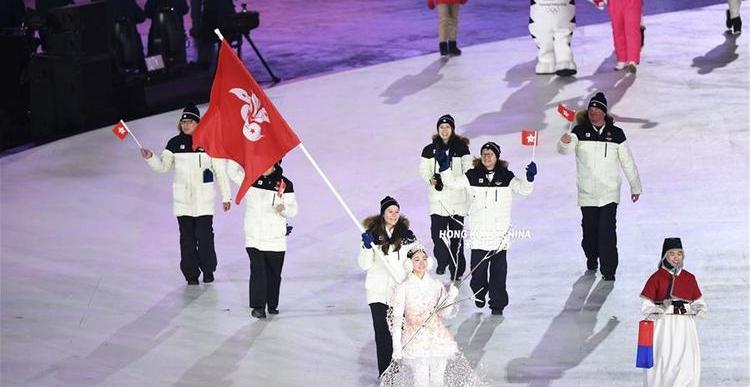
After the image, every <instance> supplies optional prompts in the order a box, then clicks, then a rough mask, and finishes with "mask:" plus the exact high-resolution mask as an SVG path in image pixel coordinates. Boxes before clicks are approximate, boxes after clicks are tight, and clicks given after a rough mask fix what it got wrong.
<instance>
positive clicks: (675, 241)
mask: <svg viewBox="0 0 750 387" xmlns="http://www.w3.org/2000/svg"><path fill="white" fill-rule="evenodd" d="M672 249H680V250H682V241H681V240H680V238H664V244H663V245H662V247H661V256H662V258H663V257H664V254H666V253H667V251H669V250H672Z"/></svg>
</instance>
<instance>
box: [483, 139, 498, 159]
mask: <svg viewBox="0 0 750 387" xmlns="http://www.w3.org/2000/svg"><path fill="white" fill-rule="evenodd" d="M485 149H489V150H491V151H492V153H494V154H495V158H496V159H500V152H501V151H500V145H497V144H495V143H494V142H492V141H490V142H488V143H486V144H484V145H482V148H480V149H479V153H482V151H483V150H485Z"/></svg>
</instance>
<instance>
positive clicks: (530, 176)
mask: <svg viewBox="0 0 750 387" xmlns="http://www.w3.org/2000/svg"><path fill="white" fill-rule="evenodd" d="M534 176H536V163H535V162H533V161H532V162H530V163H529V165H527V166H526V180H527V181H528V182H529V183H531V182H533V181H534Z"/></svg>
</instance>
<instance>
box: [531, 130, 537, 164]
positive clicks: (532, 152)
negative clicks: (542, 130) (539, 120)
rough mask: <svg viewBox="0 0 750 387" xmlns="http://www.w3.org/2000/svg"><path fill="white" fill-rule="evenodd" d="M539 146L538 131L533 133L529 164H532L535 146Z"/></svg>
mask: <svg viewBox="0 0 750 387" xmlns="http://www.w3.org/2000/svg"><path fill="white" fill-rule="evenodd" d="M537 144H539V131H538V130H535V131H534V146H533V147H532V148H531V162H532V163H533V162H534V157H535V156H536V146H537Z"/></svg>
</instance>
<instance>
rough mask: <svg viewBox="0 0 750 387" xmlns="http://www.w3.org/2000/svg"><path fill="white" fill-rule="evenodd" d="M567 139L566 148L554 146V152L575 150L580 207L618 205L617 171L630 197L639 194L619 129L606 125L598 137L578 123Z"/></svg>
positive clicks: (584, 123) (637, 179)
mask: <svg viewBox="0 0 750 387" xmlns="http://www.w3.org/2000/svg"><path fill="white" fill-rule="evenodd" d="M570 137H571V141H570V143H569V144H564V143H563V142H562V141H558V142H557V151H558V152H559V153H561V154H568V153H570V152H572V151H573V150H575V153H576V171H577V176H578V205H579V206H580V207H602V206H605V205H607V204H609V203H613V202H614V203H619V202H620V184H621V178H620V168H622V170H623V172H625V177H626V178H627V179H628V183H629V184H630V193H631V194H633V195H635V194H640V193H641V179H640V177H639V175H638V168H637V167H636V165H635V161H634V160H633V155H632V154H631V153H630V148H629V147H628V142H627V141H626V138H625V133H623V131H622V129H620V128H618V127H616V126H614V125H613V124H611V123H607V124H606V125H605V126H604V128H603V129H602V131H601V134H599V133H598V132H597V131H596V129H594V127H593V126H592V125H591V124H590V123H588V122H587V121H581V120H579V125H577V126H576V127H575V128H573V131H572V132H571V136H570Z"/></svg>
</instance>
